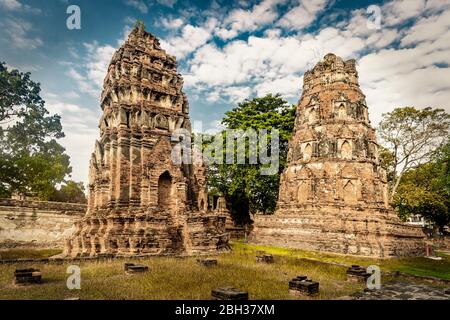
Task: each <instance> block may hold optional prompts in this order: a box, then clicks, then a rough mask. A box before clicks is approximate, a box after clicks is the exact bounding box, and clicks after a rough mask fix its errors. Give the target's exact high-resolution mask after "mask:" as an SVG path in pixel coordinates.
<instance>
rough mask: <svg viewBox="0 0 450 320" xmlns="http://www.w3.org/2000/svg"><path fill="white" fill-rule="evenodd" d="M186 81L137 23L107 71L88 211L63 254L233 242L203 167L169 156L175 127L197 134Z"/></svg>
mask: <svg viewBox="0 0 450 320" xmlns="http://www.w3.org/2000/svg"><path fill="white" fill-rule="evenodd" d="M182 87H183V79H182V77H181V75H179V74H178V73H177V63H176V59H175V57H173V56H170V55H168V54H167V53H166V52H165V51H164V50H162V49H161V48H160V45H159V41H158V39H157V38H155V37H154V36H153V35H152V34H150V33H147V32H146V31H145V30H144V27H143V25H142V24H138V25H137V26H136V28H135V29H134V30H133V31H132V32H131V34H130V35H129V37H128V40H127V41H126V42H125V44H124V45H123V46H122V47H121V48H120V49H119V50H118V51H117V52H116V53H115V54H114V56H113V57H112V60H111V63H110V65H109V68H108V72H107V75H106V77H105V81H104V90H103V93H102V96H101V107H102V110H103V114H102V117H101V119H100V123H99V128H100V139H99V140H98V141H97V142H96V143H95V151H94V153H93V154H92V158H91V161H90V169H89V201H88V209H87V213H86V216H85V217H84V218H83V219H82V220H81V221H80V222H79V223H78V224H77V231H76V232H75V234H74V236H73V237H72V238H70V239H68V240H67V241H66V245H65V255H67V256H70V257H79V256H94V257H95V256H99V255H107V256H108V255H111V256H131V255H161V254H195V253H214V252H217V250H221V249H224V248H227V241H228V236H227V234H226V233H225V219H226V217H225V216H222V215H220V214H217V213H214V212H211V211H208V198H207V191H206V177H205V168H204V167H202V166H195V165H192V164H181V165H179V164H177V163H176V162H174V161H172V158H171V154H172V150H173V148H174V147H175V146H176V144H178V143H179V139H178V138H177V135H173V133H174V132H175V131H176V130H179V129H180V130H181V129H184V131H183V132H187V133H188V134H189V135H190V133H191V123H190V120H189V104H188V101H187V98H186V96H185V94H184V93H183V91H182ZM174 137H175V138H174Z"/></svg>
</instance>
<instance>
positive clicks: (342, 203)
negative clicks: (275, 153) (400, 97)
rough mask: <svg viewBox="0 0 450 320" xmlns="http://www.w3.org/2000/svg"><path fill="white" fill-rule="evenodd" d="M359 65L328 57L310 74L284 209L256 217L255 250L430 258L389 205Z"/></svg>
mask: <svg viewBox="0 0 450 320" xmlns="http://www.w3.org/2000/svg"><path fill="white" fill-rule="evenodd" d="M355 64H356V63H355V60H348V61H345V62H344V61H343V60H342V59H341V58H339V57H337V56H335V55H333V54H328V55H326V56H325V58H324V60H323V61H321V62H319V63H318V64H317V65H316V66H315V67H314V68H313V69H312V70H311V71H308V72H306V73H305V76H304V85H303V94H302V97H301V99H300V102H299V105H298V107H297V117H296V123H295V133H294V135H293V137H292V138H291V140H290V142H289V153H288V165H287V167H286V169H285V171H284V172H283V174H282V176H281V180H280V191H279V200H278V204H277V210H276V213H275V214H274V215H272V216H257V217H256V219H255V228H254V230H253V233H252V236H251V237H252V239H251V240H252V242H253V243H259V244H266V245H275V246H285V247H292V248H300V249H307V250H319V251H327V252H335V253H344V254H354V255H364V256H377V257H391V256H409V255H420V254H423V250H424V244H423V242H422V240H423V234H422V232H421V230H420V228H417V227H413V226H408V225H405V224H403V223H402V222H401V221H400V220H399V218H398V217H397V215H396V213H395V212H394V211H393V210H392V208H391V207H390V206H389V204H388V200H387V197H388V195H387V181H386V172H385V171H384V170H383V169H382V168H381V167H380V163H379V159H378V144H377V141H376V136H375V130H374V129H373V128H372V127H371V124H370V121H369V113H368V106H367V103H366V99H365V96H364V94H363V93H362V92H361V90H360V88H359V84H358V73H357V71H356V67H355Z"/></svg>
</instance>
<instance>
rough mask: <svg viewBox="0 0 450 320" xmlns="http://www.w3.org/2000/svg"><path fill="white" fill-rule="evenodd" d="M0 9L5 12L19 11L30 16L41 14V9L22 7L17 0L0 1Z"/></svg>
mask: <svg viewBox="0 0 450 320" xmlns="http://www.w3.org/2000/svg"><path fill="white" fill-rule="evenodd" d="M0 8H3V9H4V10H6V11H21V12H27V13H32V14H41V13H42V11H41V9H38V8H33V7H31V6H29V5H27V4H26V5H23V4H22V3H20V2H19V1H17V0H0Z"/></svg>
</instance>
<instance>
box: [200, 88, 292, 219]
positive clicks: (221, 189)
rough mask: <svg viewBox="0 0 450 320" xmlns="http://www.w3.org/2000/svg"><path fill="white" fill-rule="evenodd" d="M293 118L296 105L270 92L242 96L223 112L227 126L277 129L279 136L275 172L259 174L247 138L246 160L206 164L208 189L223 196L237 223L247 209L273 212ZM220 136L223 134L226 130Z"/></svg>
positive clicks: (246, 212)
mask: <svg viewBox="0 0 450 320" xmlns="http://www.w3.org/2000/svg"><path fill="white" fill-rule="evenodd" d="M294 121H295V106H292V105H289V104H288V103H287V102H286V101H285V100H283V99H282V98H281V96H280V95H271V94H269V95H266V96H265V97H262V98H254V99H252V100H245V101H244V102H242V103H239V104H238V106H237V107H235V108H234V109H233V110H231V111H229V112H227V113H226V114H225V118H224V119H223V120H222V124H224V125H225V126H226V128H227V129H242V130H244V131H245V130H247V129H254V130H257V131H258V130H260V129H266V130H268V131H270V130H273V129H278V130H279V138H280V143H279V144H280V146H279V150H280V154H279V161H280V168H279V171H278V172H277V173H276V174H275V175H261V170H260V169H261V167H262V166H263V165H262V164H260V163H258V164H249V159H248V157H249V154H248V141H247V140H246V162H245V164H215V165H210V166H209V169H208V184H209V186H210V189H212V190H213V191H215V192H218V193H221V194H223V195H225V196H226V198H227V201H228V203H229V205H230V207H231V208H230V209H231V212H232V215H233V217H234V218H235V221H237V222H238V223H239V222H241V223H246V222H248V218H249V213H256V212H262V213H272V212H273V211H274V210H275V206H276V201H277V198H278V188H279V178H280V176H279V173H280V172H282V171H283V169H284V166H285V165H286V157H287V151H288V141H289V138H290V136H291V134H292V132H293V129H294ZM223 137H224V138H225V137H226V132H224V133H223ZM269 146H270V143H269ZM240 147H242V146H240ZM236 148H237V146H236Z"/></svg>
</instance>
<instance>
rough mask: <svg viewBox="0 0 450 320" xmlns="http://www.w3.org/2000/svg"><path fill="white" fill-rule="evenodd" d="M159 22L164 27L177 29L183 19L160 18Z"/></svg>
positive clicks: (182, 22)
mask: <svg viewBox="0 0 450 320" xmlns="http://www.w3.org/2000/svg"><path fill="white" fill-rule="evenodd" d="M161 23H162V25H163V27H164V28H166V29H174V30H176V29H178V28H180V27H181V26H182V25H183V24H184V21H183V19H181V18H176V19H167V18H163V19H162V20H161Z"/></svg>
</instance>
